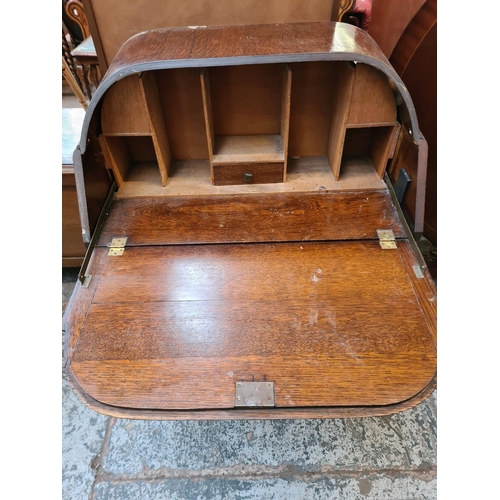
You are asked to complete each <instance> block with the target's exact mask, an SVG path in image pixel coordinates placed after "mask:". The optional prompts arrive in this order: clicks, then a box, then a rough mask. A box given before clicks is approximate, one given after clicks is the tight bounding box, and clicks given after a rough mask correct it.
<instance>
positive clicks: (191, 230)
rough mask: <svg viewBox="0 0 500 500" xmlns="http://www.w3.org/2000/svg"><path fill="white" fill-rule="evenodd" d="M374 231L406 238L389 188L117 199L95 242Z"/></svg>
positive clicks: (324, 236)
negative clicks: (345, 191) (379, 230)
mask: <svg viewBox="0 0 500 500" xmlns="http://www.w3.org/2000/svg"><path fill="white" fill-rule="evenodd" d="M377 229H392V230H393V231H394V234H395V236H396V237H398V238H401V237H403V236H404V231H403V228H402V226H401V223H400V221H399V218H398V215H397V212H396V209H395V207H394V205H393V203H392V201H391V198H390V194H389V192H388V191H370V192H358V193H329V192H319V193H266V194H257V193H255V194H246V195H242V194H240V195H237V194H236V195H219V196H216V197H214V196H193V197H189V196H177V197H170V198H121V199H117V200H115V201H114V202H113V205H112V207H111V210H110V213H109V216H108V219H107V221H106V224H105V226H104V228H103V230H102V233H101V237H100V240H99V245H102V246H106V245H108V244H109V243H110V242H111V239H112V238H113V237H114V236H127V237H128V242H127V244H128V245H171V244H194V243H235V242H270V241H307V240H309V241H314V240H316V241H318V240H349V239H374V238H376V230H377Z"/></svg>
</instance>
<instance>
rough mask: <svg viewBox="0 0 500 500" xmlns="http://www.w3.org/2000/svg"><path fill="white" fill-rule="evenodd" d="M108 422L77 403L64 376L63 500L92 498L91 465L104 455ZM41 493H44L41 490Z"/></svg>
mask: <svg viewBox="0 0 500 500" xmlns="http://www.w3.org/2000/svg"><path fill="white" fill-rule="evenodd" d="M108 420H109V419H108V418H107V417H105V416H103V415H99V414H97V413H95V412H93V411H92V410H89V409H88V408H87V407H86V406H85V405H84V404H83V403H81V401H80V400H79V399H78V397H77V396H76V394H75V393H74V391H73V389H72V388H71V386H70V384H69V382H68V380H67V378H66V376H65V374H64V372H63V383H62V499H63V500H79V499H87V498H89V494H90V492H91V488H92V484H93V482H94V479H95V477H94V471H93V470H92V467H91V462H92V460H93V459H94V457H96V455H98V454H99V453H100V451H101V447H102V444H103V441H104V437H105V431H106V425H107V422H108ZM40 492H43V487H41V489H40Z"/></svg>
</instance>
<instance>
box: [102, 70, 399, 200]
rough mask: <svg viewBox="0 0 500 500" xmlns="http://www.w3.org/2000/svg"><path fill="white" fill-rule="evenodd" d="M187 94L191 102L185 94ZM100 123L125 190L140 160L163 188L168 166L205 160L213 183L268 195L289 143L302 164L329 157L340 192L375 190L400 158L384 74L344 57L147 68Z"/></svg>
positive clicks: (285, 176)
mask: <svg viewBox="0 0 500 500" xmlns="http://www.w3.org/2000/svg"><path fill="white" fill-rule="evenodd" d="M292 72H296V80H295V84H294V86H293V88H292ZM294 78H295V77H294ZM372 84H373V85H372ZM186 92H188V93H189V95H190V96H191V100H189V103H188V102H187V101H186V99H185V98H184V100H183V98H181V96H185V93H186ZM196 92H199V93H201V99H199V96H200V94H199V93H198V94H196ZM292 93H293V99H292ZM317 96H320V98H318V97H317ZM318 99H320V100H319V101H318ZM179 102H180V103H181V104H179ZM292 104H293V105H292ZM179 123H181V124H183V125H182V126H181V132H179V131H178V130H177V128H178V125H179ZM186 124H188V125H186ZM290 124H292V128H291V126H290ZM101 126H102V133H101V136H100V138H99V139H100V141H101V148H102V151H103V155H104V156H105V158H106V164H107V166H108V168H110V169H112V171H113V173H114V175H115V178H116V180H117V184H118V187H119V189H123V187H124V184H125V183H127V182H128V181H129V179H130V180H131V181H132V179H134V178H135V177H137V176H136V175H135V174H134V172H133V171H134V170H136V169H139V171H138V172H137V173H138V176H139V177H141V175H142V173H141V171H140V170H141V169H142V167H140V166H139V165H141V164H144V162H149V165H150V168H151V165H156V169H157V170H158V171H159V173H160V180H159V183H160V187H166V186H167V177H169V176H170V175H172V171H170V172H169V170H171V168H170V165H171V163H172V162H179V161H180V162H183V161H207V160H208V163H209V165H210V177H209V181H210V183H211V184H212V185H214V186H236V185H241V186H245V185H246V186H248V185H260V186H261V187H262V191H263V192H264V191H267V189H265V188H264V186H265V184H272V185H274V187H272V189H274V190H277V189H278V188H277V184H279V183H285V182H289V181H290V180H291V178H290V175H289V174H290V173H291V172H288V170H289V169H288V163H289V158H288V154H289V153H288V151H289V140H290V141H291V145H290V148H291V149H290V154H291V158H294V159H300V160H302V159H304V162H302V163H301V164H302V165H312V164H314V160H313V159H314V158H316V159H318V160H320V162H321V163H322V164H323V163H324V159H325V157H326V158H327V159H328V163H329V166H330V171H331V173H332V174H333V182H334V189H337V188H338V186H342V187H343V186H345V185H350V184H353V185H356V188H360V189H373V188H374V186H375V185H377V186H379V183H378V182H376V181H375V180H374V177H376V178H377V179H378V180H380V179H382V178H383V175H384V172H385V169H386V167H387V164H388V161H389V160H390V159H391V158H392V156H393V155H394V150H395V147H396V143H397V140H398V136H399V129H400V125H399V123H398V122H397V114H396V107H395V102H394V98H393V95H392V91H391V89H390V88H389V86H388V84H387V82H386V81H385V77H383V75H382V76H380V75H379V74H378V73H377V72H376V71H373V69H370V68H367V67H366V65H363V64H353V63H349V62H343V61H338V62H335V63H332V64H329V63H308V64H292V65H288V64H269V65H266V64H258V65H248V66H234V67H233V66H228V67H214V68H202V69H201V70H200V69H197V68H193V69H190V70H169V71H168V72H167V71H165V72H155V71H148V72H144V73H143V74H142V76H139V77H138V76H136V75H134V76H130V77H127V78H125V79H124V80H122V81H120V82H118V83H117V86H116V87H115V86H113V87H111V89H110V91H109V96H106V98H105V99H104V102H103V110H102V116H101ZM290 130H292V135H290ZM146 138H147V141H148V148H147V151H148V153H147V154H138V153H137V151H141V150H143V151H146V148H145V144H144V141H145V140H146ZM141 141H143V142H141ZM171 148H172V149H171ZM353 157H358V158H365V159H368V162H369V168H368V167H367V164H366V162H365V163H364V164H363V162H361V164H363V165H364V167H363V168H362V169H361V170H360V169H359V168H358V170H356V168H357V167H352V164H353V163H352V158H353ZM291 158H290V160H291ZM306 158H307V159H306ZM363 161H364V160H363ZM295 164H296V163H295ZM348 165H351V167H349V166H348ZM353 168H354V170H352V169H353ZM188 170H190V171H193V169H188ZM148 171H149V169H148ZM354 171H356V172H357V174H351V172H354ZM193 172H194V171H193ZM368 172H369V173H370V175H368ZM310 174H311V175H312V177H313V178H315V175H316V174H315V173H314V172H312V171H311V172H310ZM358 174H359V177H356V176H357V175H358ZM193 175H194V174H193ZM301 175H307V172H302V171H301ZM156 178H157V176H156V175H152V173H151V175H148V179H150V180H152V179H156ZM346 179H349V181H347V182H346ZM187 181H188V180H187V179H186V182H187ZM190 182H191V183H192V184H193V189H194V191H196V190H197V189H198V187H199V186H200V182H201V183H202V184H203V182H205V181H204V180H203V181H202V180H201V179H199V178H196V177H194V176H193V178H192V179H191V180H190ZM314 182H315V181H314V180H313V182H312V183H309V184H311V185H312V184H314ZM337 183H340V184H339V185H338V184H337ZM175 184H176V183H175ZM306 184H307V183H306ZM147 185H148V186H149V188H148V189H151V190H152V192H153V191H154V192H155V193H160V192H161V189H160V191H158V190H157V189H154V186H153V184H152V182H149V181H148V183H147ZM142 186H143V187H142V188H141V190H142V189H146V185H142ZM175 189H176V187H175V186H174V187H172V191H174V192H173V193H172V194H173V195H175ZM183 190H184V188H183ZM126 191H127V192H128V191H129V189H127V190H126ZM167 191H168V193H166V194H169V193H170V188H169V189H168V190H167ZM158 195H161V194H158Z"/></svg>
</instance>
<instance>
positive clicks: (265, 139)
mask: <svg viewBox="0 0 500 500" xmlns="http://www.w3.org/2000/svg"><path fill="white" fill-rule="evenodd" d="M284 160H285V156H284V153H283V140H282V138H281V136H280V135H279V134H274V135H226V136H224V135H217V136H215V144H214V154H213V157H212V163H213V164H216V163H249V162H256V163H268V162H283V161H284Z"/></svg>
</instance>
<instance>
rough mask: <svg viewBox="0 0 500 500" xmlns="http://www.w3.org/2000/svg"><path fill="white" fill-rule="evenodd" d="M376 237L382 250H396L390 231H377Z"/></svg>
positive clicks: (394, 240)
mask: <svg viewBox="0 0 500 500" xmlns="http://www.w3.org/2000/svg"><path fill="white" fill-rule="evenodd" d="M377 236H378V242H379V243H380V247H381V248H382V249H384V250H392V249H394V248H398V247H397V245H396V238H395V237H394V232H393V231H392V229H377Z"/></svg>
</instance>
